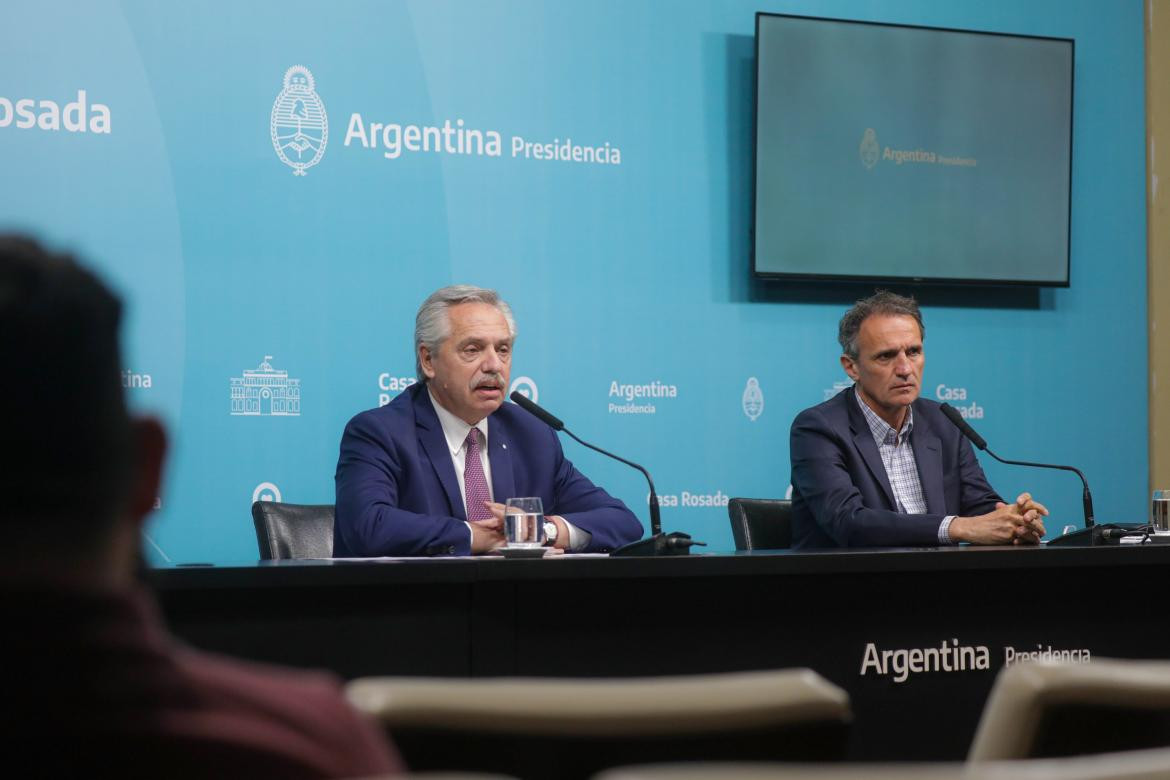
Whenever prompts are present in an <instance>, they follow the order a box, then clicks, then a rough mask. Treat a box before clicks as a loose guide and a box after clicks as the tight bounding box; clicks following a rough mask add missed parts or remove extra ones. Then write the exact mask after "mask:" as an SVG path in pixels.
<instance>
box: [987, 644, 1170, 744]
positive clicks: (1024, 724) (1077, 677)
mask: <svg viewBox="0 0 1170 780" xmlns="http://www.w3.org/2000/svg"><path fill="white" fill-rule="evenodd" d="M1153 747H1170V662H1166V661H1118V660H1107V659H1098V660H1094V661H1092V662H1090V663H1087V664H1075V663H1055V662H1048V661H1035V662H1029V663H1022V664H1016V665H1013V666H1009V667H1007V668H1005V669H1004V670H1003V671H1001V672H1000V673H999V677H997V678H996V681H995V687H994V688H993V689H992V691H991V696H990V697H988V699H987V704H986V705H985V706H984V708H983V715H982V716H981V717H980V720H979V728H978V729H977V730H976V732H975V739H974V741H973V742H972V743H971V750H970V752H969V753H968V755H967V758H968V760H969V761H973V762H978V761H999V760H1011V759H1021V758H1048V757H1055V756H1075V755H1086V754H1091V753H1108V752H1114V751H1122V750H1137V749H1141V748H1153Z"/></svg>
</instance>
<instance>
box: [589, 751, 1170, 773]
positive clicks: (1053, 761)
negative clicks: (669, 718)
mask: <svg viewBox="0 0 1170 780" xmlns="http://www.w3.org/2000/svg"><path fill="white" fill-rule="evenodd" d="M1166 777H1170V750H1168V749H1166V748H1160V749H1157V750H1139V751H1134V752H1129V753H1107V754H1105V755H1097V756H1078V757H1076V758H1050V759H1036V760H1030V761H988V762H985V763H978V764H970V763H968V764H960V763H953V764H835V765H832V766H823V765H819V766H818V765H808V764H747V763H742V764H735V763H731V764H714V763H712V764H708V763H699V764H672V765H661V766H633V767H621V768H619V769H613V770H610V771H607V772H603V773H601V774H599V775H597V777H596V780H710V779H711V778H718V780H1164V778H1166Z"/></svg>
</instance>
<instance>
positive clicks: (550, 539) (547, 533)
mask: <svg viewBox="0 0 1170 780" xmlns="http://www.w3.org/2000/svg"><path fill="white" fill-rule="evenodd" d="M556 543H557V524H556V523H554V522H553V521H552V520H546V521H545V522H544V546H545V547H554V546H556Z"/></svg>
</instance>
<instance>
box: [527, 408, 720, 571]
mask: <svg viewBox="0 0 1170 780" xmlns="http://www.w3.org/2000/svg"><path fill="white" fill-rule="evenodd" d="M510 398H511V399H512V400H513V401H515V402H516V405H517V406H519V407H520V408H521V409H523V410H524V411H526V412H528V413H529V414H531V415H532V416H534V417H536V419H538V420H540V421H541V422H543V423H544V424H545V425H547V426H548V427H550V428H552V429H553V430H554V431H564V432H565V433H567V434H568V435H569V436H571V437H572V438H573V440H574V441H576V442H577V443H578V444H581V445H583V446H585V447H588V448H589V449H591V450H594V451H595V452H600V453H601V454H602V455H606V456H608V457H611V458H613V459H614V460H617V461H621V462H622V463H624V464H626V465H627V466H632V467H634V468H636V469H637V470H638V471H640V472H642V476H644V477H646V481H647V482H648V483H649V484H650V537H649V538H647V539H639V540H638V541H636V542H630V543H629V544H626V545H622V546H621V547H619V548H617V549H616V550H614V551H613V552H611V553H610V555H611V556H613V557H623V556H624V557H633V556H664V555H689V554H690V552H691V546H692V545H696V544H697V545H702V546H704V547H705V546H706V542H696V541H693V540H692V539H691V536H690V534H684V533H682V532H680V531H675V532H674V533H669V534H664V533H662V520H661V518H660V517H659V514H658V494H657V493H656V492H655V491H654V480H653V479H651V478H650V472H649V471H647V470H646V469H644V468H642V467H641V466H639V465H638V464H637V463H634V462H633V461H632V460H626V459H625V458H623V457H621V456H619V455H614V454H613V453H612V452H608V451H606V450H603V449H601V448H600V447H597V446H594V445H592V444H590V443H589V442H587V441H582V440H581V439H579V438H577V436H576V434H574V433H573V432H572V431H570V430H569V429H568V428H566V427H565V424H564V423H563V422H561V421H560V419H558V418H556V417H554V416H553V415H551V414H549V413H548V412H547V411H546V410H545V409H543V408H542V407H540V406H537V405H536V404H535V403H534V402H533V401H531V400H530V399H529V398H528V397H527V396H525V395H523V394H521V393H520V392H519V391H518V390H514V391H512V395H511V396H510Z"/></svg>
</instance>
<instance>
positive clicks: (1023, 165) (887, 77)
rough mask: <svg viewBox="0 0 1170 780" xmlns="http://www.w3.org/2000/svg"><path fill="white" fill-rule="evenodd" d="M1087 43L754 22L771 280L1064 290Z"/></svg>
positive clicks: (804, 21)
mask: <svg viewBox="0 0 1170 780" xmlns="http://www.w3.org/2000/svg"><path fill="white" fill-rule="evenodd" d="M1072 99H1073V41H1072V40H1068V39H1063V38H1040V37H1034V36H1022V35H1005V34H1000V33H984V32H968V31H962V30H949V29H939V28H929V27H911V26H906V25H894V24H877V23H872V22H855V21H844V20H839V19H819V18H811V17H802V16H790V15H781V14H764V13H761V14H757V16H756V161H755V162H756V169H755V204H754V208H755V217H754V228H755V230H754V244H753V266H754V271H755V273H756V274H757V275H759V276H763V277H796V278H806V279H853V280H866V281H868V280H875V281H878V280H904V281H905V280H912V281H925V282H943V283H965V282H975V283H985V284H1029V285H1047V286H1067V285H1068V282H1069V211H1070V205H1071V186H1072V164H1071V160H1072Z"/></svg>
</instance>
